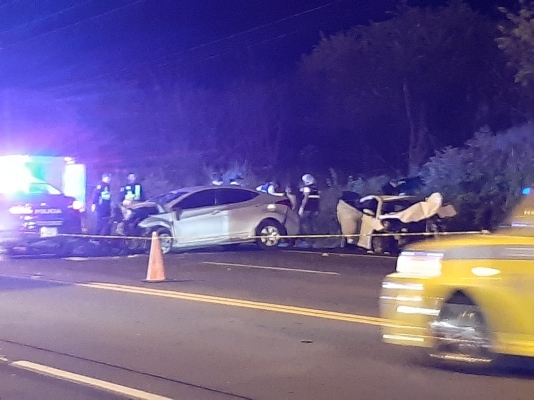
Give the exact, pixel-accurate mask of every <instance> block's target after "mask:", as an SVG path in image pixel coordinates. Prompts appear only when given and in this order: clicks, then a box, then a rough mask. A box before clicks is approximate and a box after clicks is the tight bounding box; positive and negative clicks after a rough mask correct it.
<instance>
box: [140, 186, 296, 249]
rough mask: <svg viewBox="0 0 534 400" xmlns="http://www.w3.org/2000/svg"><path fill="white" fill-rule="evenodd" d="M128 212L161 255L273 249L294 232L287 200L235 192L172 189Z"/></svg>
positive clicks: (235, 189) (223, 188)
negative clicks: (236, 247)
mask: <svg viewBox="0 0 534 400" xmlns="http://www.w3.org/2000/svg"><path fill="white" fill-rule="evenodd" d="M131 212H133V213H146V214H145V215H147V217H146V218H144V219H143V220H142V221H141V222H140V223H139V227H141V228H143V230H144V231H145V232H146V233H147V234H151V233H152V232H157V233H158V235H159V237H160V242H161V247H162V250H163V252H164V253H168V252H170V251H172V250H180V249H185V248H198V247H207V246H213V245H232V244H240V243H257V244H258V246H259V247H260V248H262V249H273V248H276V247H277V246H278V245H279V244H280V242H281V241H282V239H283V236H284V235H290V236H294V235H297V234H298V230H299V218H298V215H297V214H296V212H295V211H293V210H292V208H291V202H290V201H289V199H287V198H285V197H277V196H273V195H270V194H266V193H259V192H257V191H254V190H250V189H246V188H242V187H237V186H219V187H213V186H206V187H192V188H184V189H178V190H174V191H171V192H168V193H165V194H163V195H160V196H157V197H155V198H153V199H151V200H149V201H147V202H143V203H139V204H136V205H135V206H133V207H132V210H131Z"/></svg>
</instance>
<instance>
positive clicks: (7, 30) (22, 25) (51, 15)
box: [0, 0, 94, 35]
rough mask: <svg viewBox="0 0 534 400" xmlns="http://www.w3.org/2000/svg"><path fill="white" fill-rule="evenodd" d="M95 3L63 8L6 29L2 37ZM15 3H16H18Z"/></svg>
mask: <svg viewBox="0 0 534 400" xmlns="http://www.w3.org/2000/svg"><path fill="white" fill-rule="evenodd" d="M17 1H18V0H17ZM93 1H94V0H88V1H85V2H83V3H78V4H74V5H71V6H69V7H66V8H63V9H61V10H59V11H55V12H53V13H50V14H47V15H45V16H44V17H41V18H37V19H34V20H31V21H28V22H25V23H23V24H20V25H17V26H14V27H12V28H9V29H6V30H4V31H1V32H0V35H3V34H6V33H9V32H13V31H17V30H19V29H23V28H26V27H28V26H30V25H34V24H37V23H39V22H42V21H46V20H47V19H50V18H52V17H54V16H56V15H61V14H63V13H65V12H67V11H70V10H73V9H76V8H78V7H81V6H84V5H86V4H89V3H92V2H93ZM14 3H16V1H15V2H14ZM11 4H13V3H11ZM0 8H2V7H0Z"/></svg>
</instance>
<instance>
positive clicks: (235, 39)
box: [0, 0, 516, 90]
mask: <svg viewBox="0 0 534 400" xmlns="http://www.w3.org/2000/svg"><path fill="white" fill-rule="evenodd" d="M442 3H445V2H444V1H435V0H434V1H429V0H413V1H412V2H410V4H413V5H418V6H421V5H423V6H428V5H432V6H434V5H438V4H442ZM468 3H469V4H471V5H472V6H473V7H474V8H477V9H480V10H481V11H482V12H485V13H490V14H491V15H493V16H497V15H498V12H497V11H496V6H497V5H507V6H509V5H510V4H515V3H516V2H515V1H513V0H512V1H510V0H500V1H499V0H496V1H493V0H478V1H476V0H472V1H468ZM397 4H398V1H397V0H336V1H328V0H291V1H288V0H79V1H72V0H40V1H29V0H6V1H3V2H0V27H1V28H0V47H1V49H0V55H1V58H0V59H1V62H0V85H1V87H3V88H19V87H22V88H32V89H35V88H38V89H43V88H46V89H48V90H51V89H65V88H67V89H68V88H70V87H77V86H78V85H80V84H87V83H89V84H90V83H92V82H101V81H106V80H116V79H123V78H129V77H138V76H141V75H143V74H146V72H147V71H151V73H152V72H154V73H157V74H163V75H165V74H167V75H168V76H169V77H170V78H171V79H172V78H180V79H187V80H191V81H194V82H196V83H198V84H202V85H206V86H216V85H221V84H224V83H225V82H227V81H231V80H234V79H238V78H240V77H255V78H259V79H262V78H264V79H265V78H271V77H279V76H280V75H283V74H284V73H286V72H288V71H290V70H291V69H293V68H294V66H295V63H296V61H298V59H299V58H300V55H301V54H302V53H305V52H309V51H310V50H311V49H312V47H313V45H314V44H315V43H317V41H318V38H319V33H320V32H324V33H326V34H330V33H335V32H337V31H340V30H344V29H347V28H349V27H351V26H354V25H356V24H364V23H366V22H367V21H369V20H381V19H384V18H385V17H386V16H387V13H386V12H387V11H388V10H395V8H396V5H397Z"/></svg>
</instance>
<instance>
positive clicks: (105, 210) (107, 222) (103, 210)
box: [91, 173, 111, 235]
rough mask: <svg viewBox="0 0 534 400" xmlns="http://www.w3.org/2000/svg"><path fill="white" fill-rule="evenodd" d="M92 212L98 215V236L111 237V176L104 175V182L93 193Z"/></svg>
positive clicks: (96, 232) (96, 231) (95, 230)
mask: <svg viewBox="0 0 534 400" xmlns="http://www.w3.org/2000/svg"><path fill="white" fill-rule="evenodd" d="M91 211H92V212H94V213H96V226H95V229H94V233H95V234H96V235H109V234H110V232H111V174H108V173H105V174H102V181H101V182H100V183H99V184H98V185H96V188H95V190H94V192H93V201H92V205H91Z"/></svg>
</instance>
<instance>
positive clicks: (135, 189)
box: [121, 183, 143, 201]
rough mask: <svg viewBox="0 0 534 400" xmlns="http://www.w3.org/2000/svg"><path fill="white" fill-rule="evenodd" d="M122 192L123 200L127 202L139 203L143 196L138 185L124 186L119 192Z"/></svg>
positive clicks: (141, 189)
mask: <svg viewBox="0 0 534 400" xmlns="http://www.w3.org/2000/svg"><path fill="white" fill-rule="evenodd" d="M121 191H122V192H123V196H124V200H128V201H140V200H142V196H143V188H142V187H141V185H140V184H139V183H135V184H133V185H130V184H128V185H126V186H124V187H123V188H122V190H121Z"/></svg>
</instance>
